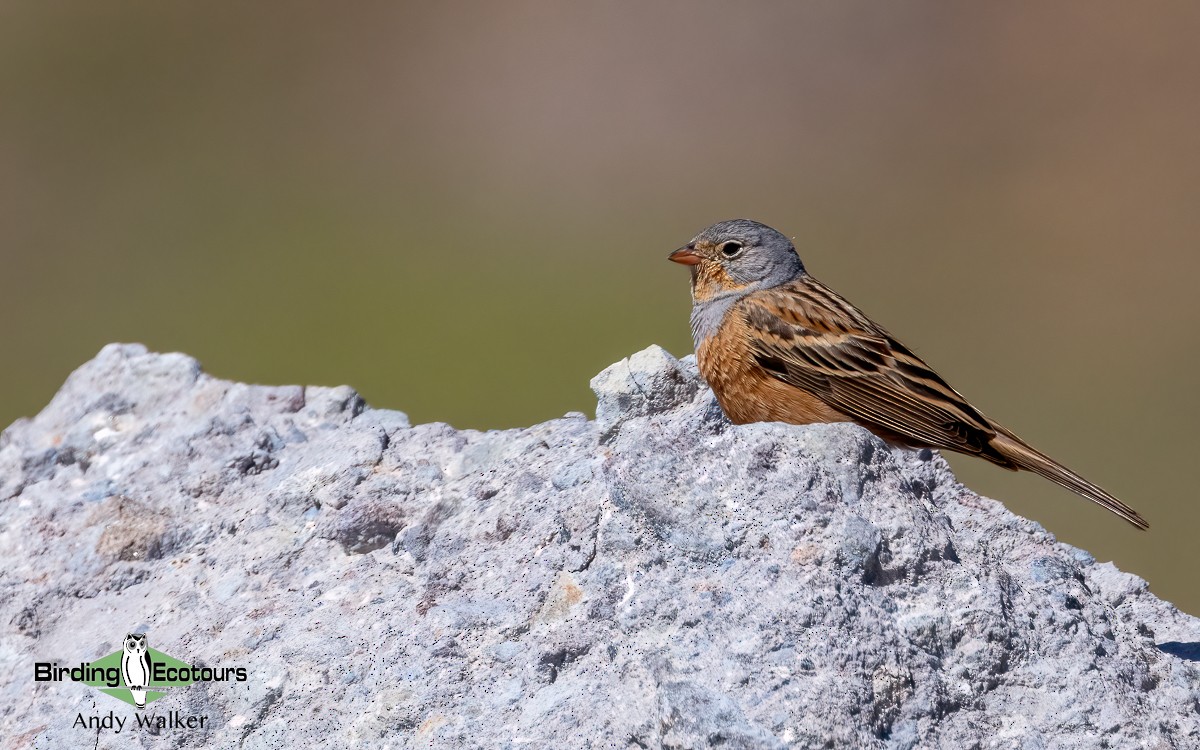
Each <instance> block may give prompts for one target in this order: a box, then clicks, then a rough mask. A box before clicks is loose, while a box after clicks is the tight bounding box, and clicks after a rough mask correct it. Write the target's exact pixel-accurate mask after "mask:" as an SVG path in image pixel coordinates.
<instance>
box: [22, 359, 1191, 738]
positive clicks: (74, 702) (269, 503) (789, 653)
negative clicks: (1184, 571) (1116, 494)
mask: <svg viewBox="0 0 1200 750" xmlns="http://www.w3.org/2000/svg"><path fill="white" fill-rule="evenodd" d="M593 388H594V389H595V390H596V393H597V398H598V405H597V420H596V421H589V420H588V419H586V418H585V417H584V416H583V415H578V414H575V415H567V416H566V417H564V418H562V419H558V420H553V421H550V422H546V423H544V424H540V425H535V426H533V427H529V428H526V429H519V430H506V431H494V432H476V431H471V430H455V429H453V428H451V427H449V426H447V425H443V424H424V425H417V426H410V425H409V422H408V420H407V419H406V418H405V417H404V415H402V414H400V413H398V412H392V411H384V410H374V409H370V408H368V407H367V406H366V405H365V404H364V403H363V402H362V400H361V399H360V398H359V397H358V396H357V395H356V394H355V393H354V392H353V391H352V390H350V389H348V388H299V387H262V386H248V385H242V384H237V383H230V382H225V381H221V380H217V379H215V378H211V377H209V376H207V375H205V374H203V373H202V372H201V370H200V368H199V366H198V365H197V363H196V362H195V361H194V360H191V359H189V358H187V357H185V356H182V355H178V354H168V355H160V354H151V353H147V352H146V350H145V349H144V348H142V347H139V346H115V345H114V346H109V347H106V348H105V349H104V350H103V351H102V352H101V353H100V354H99V355H98V356H97V357H96V359H94V360H93V361H91V362H89V363H87V364H86V365H84V366H83V367H82V368H80V369H79V370H78V371H77V372H75V373H74V374H73V375H72V376H71V377H70V378H69V379H68V380H67V382H66V384H65V385H64V386H63V388H62V390H61V391H60V392H59V393H58V395H57V396H55V398H54V399H53V400H52V401H51V403H50V404H49V405H48V406H47V407H46V409H45V410H44V411H43V412H42V413H41V414H39V415H38V416H37V417H36V418H33V419H30V420H22V421H19V422H17V423H16V424H14V425H12V426H11V427H10V428H9V429H8V430H6V431H5V432H4V433H3V435H2V436H0V552H2V554H3V559H4V560H5V565H4V567H3V569H2V572H0V627H2V628H4V637H3V639H2V640H0V665H3V667H4V669H3V671H2V672H0V675H2V676H0V689H2V690H3V702H4V705H5V711H4V714H3V718H2V719H0V737H3V738H4V740H5V743H6V746H8V747H45V748H60V747H84V746H86V747H108V748H128V747H242V748H278V747H393V748H407V747H413V748H416V747H446V748H459V747H461V748H468V747H472V748H473V747H496V748H525V747H553V748H573V747H581V748H586V747H592V748H602V747H603V748H607V747H615V748H638V747H642V748H707V747H722V748H843V747H844V748H889V749H890V748H906V749H907V748H954V749H955V750H958V749H960V748H979V749H983V748H1027V749H1030V750H1032V749H1034V748H1044V749H1047V750H1049V749H1052V748H1162V749H1166V748H1175V749H1177V750H1184V749H1186V748H1200V713H1198V711H1200V708H1198V707H1200V669H1198V667H1200V621H1198V620H1197V619H1195V618H1192V617H1190V616H1188V615H1185V614H1182V613H1180V612H1178V611H1177V610H1176V609H1175V608H1174V607H1172V606H1171V605H1170V604H1168V603H1166V602H1163V601H1161V600H1159V599H1157V598H1156V597H1154V596H1153V595H1152V594H1151V593H1150V592H1149V591H1148V589H1147V587H1146V584H1145V582H1144V581H1142V580H1141V579H1139V578H1137V577H1135V576H1132V575H1128V574H1126V573H1122V572H1121V571H1119V570H1117V569H1116V568H1115V567H1113V566H1112V565H1111V564H1110V563H1097V562H1095V561H1094V560H1093V559H1092V557H1091V556H1090V555H1088V554H1087V553H1086V552H1083V551H1082V550H1078V549H1074V548H1072V547H1069V546H1067V545H1064V544H1060V543H1058V542H1056V541H1055V540H1054V538H1053V537H1052V536H1051V535H1050V534H1049V533H1047V532H1046V531H1045V530H1044V529H1043V528H1042V527H1040V526H1039V525H1038V524H1036V523H1034V522H1032V521H1028V520H1026V519H1023V518H1020V517H1017V516H1015V515H1013V514H1012V513H1010V512H1008V511H1007V510H1005V509H1004V508H1003V507H1002V506H1001V505H1000V504H999V503H997V502H995V501H992V500H988V499H985V498H982V497H979V496H978V495H976V494H974V493H972V492H970V491H969V490H967V489H966V488H964V487H963V486H962V485H960V484H959V483H958V482H956V481H955V479H954V477H953V475H952V474H951V473H950V470H949V468H948V467H947V465H946V464H945V462H944V461H943V460H942V459H941V457H939V456H938V455H936V454H934V453H930V452H928V451H925V452H921V451H909V450H904V449H899V448H893V447H890V446H888V445H887V444H885V443H883V442H881V441H880V440H878V439H877V438H875V437H874V436H872V435H871V434H870V433H868V432H866V431H865V430H862V429H859V428H857V427H854V426H852V425H819V426H810V427H793V426H788V425H781V424H755V425H745V426H733V425H730V424H729V423H728V422H727V421H726V420H725V419H724V418H723V417H722V415H721V413H720V410H719V409H718V408H717V407H716V405H715V403H714V401H713V399H712V395H711V393H710V392H709V391H708V389H707V388H706V387H704V385H703V384H702V383H701V381H700V380H699V377H698V375H697V373H696V368H695V364H694V363H693V362H692V361H691V359H690V358H685V359H684V360H676V359H674V358H673V357H671V356H670V355H669V354H667V353H666V352H665V351H663V350H662V349H660V348H658V347H652V348H651V349H648V350H646V351H643V352H639V353H638V354H635V355H633V356H632V357H630V358H629V359H627V360H622V361H621V362H618V363H617V364H615V365H613V366H612V367H610V368H608V369H607V370H605V371H604V372H603V373H601V374H600V375H598V376H597V377H596V378H595V379H594V380H593ZM1130 533H1135V532H1132V531H1131V532H1130ZM1151 533H1153V532H1151ZM127 632H146V633H148V639H149V642H150V645H151V646H152V647H153V648H156V649H159V650H161V651H164V652H166V653H168V654H170V655H172V656H175V657H177V658H179V659H182V660H184V661H187V662H189V663H191V664H193V665H197V666H199V665H205V666H213V667H219V666H223V665H244V666H246V667H247V669H248V670H249V679H248V680H247V681H246V682H212V683H203V684H201V683H198V684H195V685H192V686H190V687H185V688H178V689H175V690H174V691H172V692H171V693H169V694H168V695H167V696H166V697H165V698H163V699H162V700H160V701H157V702H155V703H151V704H150V706H149V707H148V708H147V710H146V712H147V713H150V712H154V711H157V712H159V713H164V712H166V711H179V712H181V714H182V715H185V716H187V715H192V716H206V717H207V722H206V726H205V728H204V729H203V730H186V729H168V730H164V731H163V732H162V733H160V734H155V733H150V732H146V731H142V730H136V729H132V728H130V727H129V726H128V725H127V726H126V728H125V729H124V730H123V731H122V732H121V733H119V734H118V733H115V732H114V731H112V730H107V729H102V730H100V731H96V730H85V729H80V728H77V727H74V726H72V724H73V722H74V721H75V719H76V716H77V715H83V716H84V717H88V716H93V715H99V716H103V715H106V714H107V713H108V712H109V711H112V712H113V713H114V714H115V715H119V716H122V717H125V718H126V720H127V721H128V722H129V723H132V716H133V714H134V710H133V708H132V707H131V706H128V705H126V704H124V703H121V702H119V701H116V700H115V699H113V698H110V697H109V696H106V695H103V694H101V693H100V692H98V691H96V690H94V689H91V688H87V687H85V686H82V685H78V684H75V683H71V682H61V683H50V682H35V681H34V679H33V665H34V663H35V662H38V661H56V662H59V663H60V664H63V665H68V666H69V665H75V664H78V663H79V662H80V661H84V660H90V659H94V658H98V657H100V656H102V655H104V654H107V653H111V652H112V651H114V650H117V649H119V647H120V643H121V639H122V636H123V635H124V634H125V633H127Z"/></svg>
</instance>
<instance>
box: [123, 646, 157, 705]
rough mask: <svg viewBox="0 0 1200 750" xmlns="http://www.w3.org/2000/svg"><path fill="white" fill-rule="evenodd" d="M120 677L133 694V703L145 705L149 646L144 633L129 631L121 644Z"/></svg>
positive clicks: (148, 676) (148, 673) (148, 672)
mask: <svg viewBox="0 0 1200 750" xmlns="http://www.w3.org/2000/svg"><path fill="white" fill-rule="evenodd" d="M121 679H122V680H124V681H125V687H127V688H129V692H130V693H132V694H133V701H134V705H135V706H137V707H138V708H139V709H141V708H145V707H146V686H147V685H149V684H150V647H149V646H148V645H146V634H145V633H130V634H128V635H126V636H125V642H124V643H123V644H121Z"/></svg>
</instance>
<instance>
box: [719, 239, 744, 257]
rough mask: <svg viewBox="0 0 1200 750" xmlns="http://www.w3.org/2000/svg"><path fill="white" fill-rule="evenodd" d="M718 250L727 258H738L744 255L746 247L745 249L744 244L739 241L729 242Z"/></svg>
mask: <svg viewBox="0 0 1200 750" xmlns="http://www.w3.org/2000/svg"><path fill="white" fill-rule="evenodd" d="M718 249H719V250H720V252H721V255H723V256H725V257H726V258H736V257H738V256H739V255H741V254H742V250H745V247H743V246H742V243H740V242H738V241H737V240H730V241H729V242H726V243H724V244H723V245H721V247H720V248H718Z"/></svg>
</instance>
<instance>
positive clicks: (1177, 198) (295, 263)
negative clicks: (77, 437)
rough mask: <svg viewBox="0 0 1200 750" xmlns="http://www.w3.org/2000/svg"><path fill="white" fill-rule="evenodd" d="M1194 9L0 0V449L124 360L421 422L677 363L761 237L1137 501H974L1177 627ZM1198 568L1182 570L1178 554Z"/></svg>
mask: <svg viewBox="0 0 1200 750" xmlns="http://www.w3.org/2000/svg"><path fill="white" fill-rule="evenodd" d="M1198 33H1200V5H1197V4H1195V3H1190V2H1179V3H1162V2H1149V3H1125V2H1087V3H1084V2H1078V3H1054V4H1046V5H1045V6H1043V5H1042V4H1038V3H1032V2H1028V3H1025V2H1022V3H991V4H983V3H972V4H965V3H964V4H950V3H922V2H910V3H902V4H885V3H877V2H836V3H835V2H812V3H802V4H796V3H789V2H777V3H760V4H755V5H754V6H752V7H740V8H736V9H735V8H734V7H733V6H732V5H729V6H726V5H725V4H717V3H693V2H675V3H668V2H656V3H632V2H630V3H605V4H591V3H587V4H585V3H575V4H567V3H560V4H541V3H528V2H512V3H478V4H471V3H446V4H434V3H354V4H341V3H337V4H335V3H311V2H288V3H269V2H268V3H253V4H249V3H237V4H235V3H202V4H198V3H173V2H166V3H164V2H161V1H160V0H155V1H154V2H149V1H147V2H139V3H130V2H117V1H115V0H113V1H111V2H104V3H94V2H84V1H83V0H74V1H71V0H63V1H60V2H42V1H40V0H39V1H38V2H32V1H30V2H5V3H0V351H3V355H4V357H5V366H4V367H3V369H2V371H0V372H2V374H0V423H3V424H7V423H8V422H10V421H12V420H13V419H16V418H17V417H20V416H23V415H32V414H34V413H36V412H37V410H38V409H39V408H40V407H41V406H42V405H43V404H45V403H46V401H47V400H48V399H49V398H50V397H51V395H52V394H53V393H54V392H55V390H56V389H57V387H58V385H59V384H60V383H61V382H62V380H63V379H64V378H65V377H66V375H67V374H68V373H69V372H70V371H71V369H73V368H74V367H76V366H78V365H79V364H81V363H82V362H84V361H85V360H87V359H88V358H90V357H91V356H92V355H94V354H95V352H96V351H97V350H98V349H99V348H100V347H101V346H102V345H103V344H105V343H107V342H110V341H141V342H144V343H146V344H147V345H149V346H150V347H152V348H153V349H157V350H162V351H170V350H177V351H183V352H187V353H188V354H191V355H193V356H196V357H197V358H199V359H200V360H201V361H202V362H203V363H204V365H205V366H206V368H207V369H208V370H209V371H210V372H212V373H214V374H215V375H218V376H220V377H225V378H231V379H237V380H246V381H254V382H263V383H309V384H325V385H336V384H341V383H348V384H350V385H353V386H354V387H356V388H358V389H359V390H360V391H361V392H362V393H363V394H364V395H365V397H366V398H367V399H368V401H369V402H370V403H372V404H373V405H375V406H379V407H388V408H395V409H401V410H404V411H406V412H408V413H409V414H410V416H411V417H412V418H413V419H414V420H415V421H430V420H441V421H447V422H450V423H452V424H454V425H456V426H459V427H475V428H498V427H511V426H517V425H528V424H531V423H534V422H537V421H539V420H544V419H546V418H549V417H553V416H556V415H559V414H562V413H563V412H566V411H569V410H578V411H585V412H588V413H590V412H591V411H592V409H593V408H594V400H593V398H592V396H591V394H590V392H589V390H588V388H587V381H588V379H589V378H590V377H591V376H592V375H593V374H595V373H596V372H598V371H599V370H600V369H602V368H603V367H605V366H606V365H608V364H609V363H611V362H613V361H614V360H616V359H618V358H620V357H622V356H626V355H628V354H630V353H632V352H634V351H637V350H639V349H641V348H643V347H645V346H647V345H649V344H651V343H658V344H661V345H663V346H665V347H667V348H668V349H669V350H671V351H672V352H674V353H675V354H676V355H680V356H681V355H683V354H685V353H687V352H688V351H689V349H690V347H691V342H690V339H689V335H688V329H687V314H688V309H689V300H688V294H687V274H686V272H685V271H684V270H683V269H681V268H679V267H677V266H674V265H673V264H670V263H668V262H666V260H665V256H666V254H667V253H668V252H669V251H670V250H672V249H674V248H676V247H678V246H679V245H681V244H682V243H684V242H686V241H687V240H688V239H690V237H691V236H692V235H693V234H694V233H695V232H697V231H698V230H700V229H701V228H703V227H704V226H705V225H707V224H709V223H712V222H714V221H716V220H720V219H725V218H731V217H736V216H746V217H750V218H755V219H759V220H762V221H765V222H767V223H769V224H771V225H773V226H776V227H777V228H779V229H780V230H782V231H784V232H785V233H787V234H789V235H793V236H795V237H796V241H797V245H798V247H799V248H800V251H801V255H802V257H803V258H804V259H805V261H806V263H807V265H808V267H809V268H810V270H812V271H813V272H814V274H815V275H816V276H818V277H819V278H821V279H822V280H824V281H825V282H827V283H829V284H830V285H831V286H833V287H834V288H835V289H838V290H839V291H841V292H842V293H843V294H845V295H846V296H847V297H849V298H850V299H851V300H852V301H854V302H856V303H857V304H859V305H860V306H861V307H863V308H864V309H865V311H866V312H867V313H868V314H870V315H872V316H873V317H875V318H876V319H877V320H878V321H880V322H881V323H883V324H884V325H885V326H887V327H889V328H890V329H891V330H892V331H893V332H894V333H896V334H897V335H898V336H899V337H900V338H901V339H902V340H904V341H905V342H906V343H908V344H909V345H910V346H912V347H913V348H915V349H916V350H917V351H918V352H919V353H920V354H921V355H922V356H924V357H925V358H926V359H927V360H928V361H929V362H930V363H931V364H933V365H934V366H935V367H936V368H938V369H939V370H940V371H941V372H942V374H943V375H945V376H946V377H947V378H948V379H949V380H950V381H951V382H952V383H953V384H955V385H956V386H957V387H958V388H959V390H961V391H963V392H964V393H965V394H966V395H967V396H968V397H970V398H971V399H972V400H974V401H975V403H976V404H977V405H978V406H980V407H981V408H982V409H983V410H985V411H986V412H987V413H988V414H990V415H991V416H993V417H995V418H997V419H999V420H1000V421H1002V422H1004V423H1006V424H1007V425H1009V426H1010V427H1011V428H1013V429H1014V430H1015V431H1017V432H1018V433H1019V434H1021V435H1022V436H1023V437H1025V438H1027V439H1029V440H1030V441H1031V442H1032V443H1033V444H1034V445H1036V446H1038V447H1040V448H1042V449H1043V450H1045V451H1046V452H1048V453H1050V454H1051V455H1053V456H1055V457H1056V458H1058V459H1060V460H1062V461H1063V462H1064V463H1066V464H1068V465H1070V466H1072V467H1074V468H1076V469H1078V470H1079V471H1080V472H1082V473H1083V474H1084V475H1086V476H1087V477H1089V478H1091V479H1093V480H1094V481H1096V482H1098V483H1100V484H1101V485H1103V486H1105V487H1107V488H1108V489H1110V490H1112V491H1113V492H1114V493H1115V494H1117V495H1118V496H1120V497H1121V498H1123V499H1124V500H1126V501H1127V502H1129V503H1130V504H1131V505H1133V506H1134V507H1135V508H1137V509H1138V510H1139V511H1141V512H1142V513H1143V514H1144V515H1145V516H1146V517H1147V518H1148V519H1149V520H1150V521H1151V523H1152V525H1153V529H1152V531H1151V532H1149V533H1138V532H1136V531H1134V530H1133V529H1131V528H1129V527H1128V526H1126V525H1125V524H1124V523H1123V522H1121V521H1119V520H1118V519H1116V518H1114V517H1111V516H1109V515H1107V514H1106V513H1104V512H1103V511H1100V510H1098V509H1096V508H1093V507H1092V506H1090V505H1089V504H1088V503H1086V502H1085V501H1083V500H1080V499H1077V498H1075V497H1073V496H1072V495H1070V494H1069V493H1067V492H1066V491H1065V490H1061V489H1058V488H1057V487H1055V486H1053V485H1051V484H1049V483H1048V482H1045V481H1043V480H1041V479H1038V478H1036V477H1032V476H1017V475H1012V474H1009V473H1007V472H1004V471H1001V470H998V469H995V468H993V467H990V466H988V465H985V464H983V463H973V462H971V461H970V460H969V459H952V461H953V462H954V464H955V467H956V468H957V469H958V470H959V471H960V477H961V478H962V479H963V480H964V482H965V483H967V484H968V485H969V486H971V487H972V488H974V489H976V490H978V491H980V492H983V493H985V494H988V495H990V496H993V497H997V498H1000V499H1003V500H1004V501H1005V502H1006V503H1007V504H1008V505H1009V507H1011V508H1013V509H1014V510H1016V511H1017V512H1019V513H1022V514H1025V515H1028V516H1030V517H1033V518H1035V519H1037V520H1039V521H1040V522H1042V523H1043V524H1045V525H1046V526H1047V528H1049V529H1050V530H1051V531H1053V532H1054V533H1056V534H1057V535H1059V537H1060V538H1062V539H1064V540H1066V541H1069V542H1071V543H1074V544H1078V545H1081V546H1084V547H1086V548H1087V549H1089V550H1090V551H1092V552H1093V553H1094V554H1096V555H1097V557H1099V558H1100V559H1115V560H1116V562H1117V563H1118V564H1119V565H1120V566H1121V567H1122V568H1124V569H1126V570H1130V571H1132V572H1136V573H1138V574H1140V575H1142V576H1145V577H1146V578H1148V579H1149V580H1150V582H1151V583H1152V585H1153V588H1154V590H1155V591H1157V592H1158V593H1159V594H1160V595H1163V596H1165V597H1167V598H1169V599H1171V600H1172V601H1175V602H1177V603H1178V604H1179V605H1180V606H1182V607H1184V608H1185V609H1188V610H1190V611H1192V612H1200V592H1198V591H1197V587H1196V585H1195V583H1194V580H1195V574H1194V565H1193V564H1192V563H1191V561H1190V552H1189V550H1191V549H1192V548H1193V546H1194V541H1193V536H1194V529H1195V528H1196V527H1197V524H1198V522H1200V508H1198V506H1197V503H1196V502H1195V500H1194V498H1195V491H1194V488H1193V487H1194V485H1193V479H1192V469H1193V464H1192V461H1194V460H1195V458H1194V457H1195V455H1196V452H1197V447H1198V446H1197V439H1196V437H1195V431H1194V430H1193V428H1192V425H1193V424H1194V423H1195V421H1196V418H1197V406H1196V404H1197V399H1196V396H1195V381H1196V376H1195V372H1196V365H1197V362H1198V360H1200V349H1198V347H1197V344H1198V343H1200V342H1198V340H1197V339H1198V333H1197V331H1198V327H1197V324H1198V323H1200V294H1198V289H1200V283H1198V272H1200V211H1198V210H1197V198H1198V196H1200V96H1197V95H1196V92H1197V81H1198V80H1200V45H1197V44H1196V39H1197V38H1200V37H1198ZM1185 560H1187V562H1185Z"/></svg>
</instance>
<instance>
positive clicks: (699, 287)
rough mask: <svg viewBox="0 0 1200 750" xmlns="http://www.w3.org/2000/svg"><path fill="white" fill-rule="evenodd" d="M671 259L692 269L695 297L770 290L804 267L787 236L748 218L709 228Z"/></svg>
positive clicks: (801, 271)
mask: <svg viewBox="0 0 1200 750" xmlns="http://www.w3.org/2000/svg"><path fill="white" fill-rule="evenodd" d="M670 258H671V260H673V261H675V262H677V263H683V264H686V265H689V266H692V285H693V292H699V293H700V294H699V296H698V299H700V298H710V297H715V296H717V295H720V294H722V293H730V292H739V291H744V292H747V293H748V292H750V291H755V290H758V289H769V288H771V287H773V286H778V285H780V284H785V283H787V282H789V281H791V280H792V279H794V278H796V277H797V276H800V275H801V274H803V273H804V264H803V263H801V262H800V256H799V255H797V254H796V248H795V247H794V246H793V245H792V243H791V241H790V240H789V239H788V238H787V237H784V236H783V235H782V234H780V233H779V232H777V231H775V230H774V229H772V228H770V227H769V226H767V225H766V224H760V223H758V222H757V221H750V220H749V219H732V220H730V221H722V222H720V223H718V224H713V225H712V226H711V227H709V228H708V229H705V230H704V231H703V232H701V233H700V234H698V235H696V237H695V238H694V239H693V240H692V241H691V242H689V243H688V244H687V246H686V247H682V248H680V249H678V250H676V251H675V252H673V253H671V255H670Z"/></svg>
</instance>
